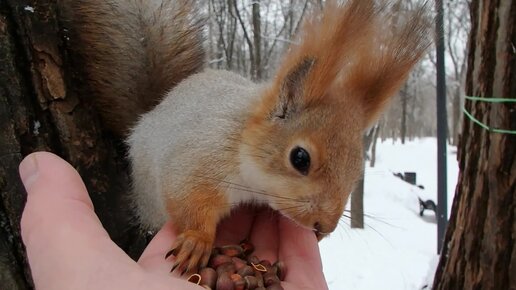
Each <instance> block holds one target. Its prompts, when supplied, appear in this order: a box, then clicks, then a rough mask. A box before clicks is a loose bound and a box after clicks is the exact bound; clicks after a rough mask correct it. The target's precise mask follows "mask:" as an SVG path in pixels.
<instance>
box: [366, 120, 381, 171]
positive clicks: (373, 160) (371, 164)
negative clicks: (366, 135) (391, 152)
mask: <svg viewBox="0 0 516 290" xmlns="http://www.w3.org/2000/svg"><path fill="white" fill-rule="evenodd" d="M381 126H382V123H378V125H376V128H375V130H374V136H373V146H372V148H371V160H370V161H369V167H374V165H375V164H376V143H377V142H378V136H379V135H380V130H381Z"/></svg>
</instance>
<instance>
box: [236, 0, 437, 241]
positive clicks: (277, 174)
mask: <svg viewBox="0 0 516 290" xmlns="http://www.w3.org/2000/svg"><path fill="white" fill-rule="evenodd" d="M374 2H375V1H372V0H350V1H348V2H347V3H346V4H344V5H338V4H336V2H335V1H329V2H327V6H326V8H325V9H324V11H322V12H321V13H318V14H315V15H313V16H312V17H311V18H310V19H309V20H308V21H307V22H306V24H305V25H304V27H303V29H302V31H301V34H300V43H299V44H298V45H293V46H292V47H291V48H290V51H289V52H288V54H287V56H286V58H285V59H284V61H283V63H282V65H281V67H280V68H279V70H278V73H277V75H276V78H275V80H274V82H273V83H272V84H271V86H270V87H269V89H268V90H267V91H266V92H265V94H264V96H263V98H262V100H261V101H260V103H259V105H258V106H256V108H255V110H254V111H253V113H252V115H251V117H250V118H249V120H248V122H247V124H246V128H245V130H244V132H243V134H242V138H243V143H244V144H245V145H244V150H243V151H244V153H246V154H248V155H251V156H260V157H259V158H254V159H253V162H255V163H257V164H259V166H258V167H259V168H260V169H261V171H262V174H264V175H267V176H268V182H269V183H270V184H271V186H269V187H268V188H267V190H271V191H274V190H276V192H277V193H278V194H280V195H281V196H282V197H285V198H280V197H278V198H276V199H275V200H272V201H271V202H270V203H271V206H272V207H273V208H275V209H278V210H280V211H281V212H282V213H283V214H285V215H287V216H290V217H291V218H293V219H294V220H296V221H297V222H298V223H300V224H302V225H304V226H306V227H308V228H312V229H314V228H319V230H320V234H321V235H325V234H327V233H329V232H331V231H333V230H334V229H335V227H336V226H337V223H338V220H339V218H340V217H341V215H342V212H343V210H344V206H345V204H346V202H347V199H348V196H349V194H350V192H351V191H352V189H353V187H354V184H355V182H356V181H357V179H358V177H359V176H360V173H361V170H362V162H363V153H362V135H363V131H364V130H365V129H366V128H367V127H368V126H369V125H370V124H371V123H372V122H373V121H374V120H375V119H376V118H377V116H378V114H379V113H380V112H381V110H382V109H383V108H384V107H385V105H386V103H387V101H388V100H389V99H390V98H391V97H392V96H393V95H394V94H395V92H396V90H398V89H399V87H400V86H401V85H402V83H403V82H404V81H405V79H406V77H407V76H408V74H409V72H410V70H411V69H412V67H413V66H414V65H415V64H416V62H417V61H418V60H419V59H420V57H421V56H422V55H423V53H424V52H425V50H426V48H427V47H428V46H429V44H430V41H429V39H428V38H427V33H426V31H427V25H426V22H425V17H424V15H423V11H424V8H420V9H419V10H416V12H414V13H412V14H410V15H409V17H408V19H407V20H405V21H404V22H403V21H402V22H400V23H399V27H400V28H397V29H395V30H394V31H392V34H389V33H387V32H386V31H385V30H384V26H385V23H388V22H389V21H390V19H389V15H387V14H386V13H385V11H386V10H387V9H386V7H385V6H379V5H376V4H375V3H374ZM295 146H302V147H304V148H305V149H307V150H308V151H309V154H310V156H311V157H312V168H311V171H310V173H309V174H308V175H307V176H303V175H301V174H300V173H299V172H297V171H296V170H295V169H294V168H293V167H292V165H291V164H290V162H289V152H290V150H291V149H292V148H293V147H295ZM263 152H267V154H266V156H265V157H264V156H263V155H264V154H263ZM316 225H317V226H316Z"/></svg>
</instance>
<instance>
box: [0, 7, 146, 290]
mask: <svg viewBox="0 0 516 290" xmlns="http://www.w3.org/2000/svg"><path fill="white" fill-rule="evenodd" d="M55 2H56V1H51V0H40V1H36V0H32V1H16V0H3V1H0V63H1V65H0V124H2V125H1V126H0V164H1V165H0V285H1V286H0V288H2V289H13V290H17V289H32V288H33V285H32V282H31V277H30V270H29V268H28V264H27V260H26V256H25V249H24V247H23V244H22V241H21V238H20V218H21V213H22V210H23V207H24V203H25V199H26V194H25V190H24V189H23V185H22V184H21V182H20V180H19V177H18V164H19V163H20V161H21V160H22V159H23V157H24V156H26V155H28V154H29V153H31V152H34V151H38V150H46V151H51V152H54V153H56V154H57V155H59V156H61V157H63V158H64V159H66V160H67V161H69V162H70V163H71V164H72V165H73V166H74V167H75V168H76V169H77V170H78V171H79V173H80V174H81V176H82V177H83V179H84V181H85V183H86V186H87V188H88V190H89V193H90V195H91V198H92V200H93V203H94V205H95V210H96V212H97V214H98V215H99V217H100V219H101V221H102V223H103V225H104V227H105V228H106V229H107V231H108V232H109V234H110V236H111V237H112V239H113V240H114V241H115V242H116V243H117V244H118V245H120V246H121V247H122V249H124V250H125V251H126V252H128V253H129V254H130V255H131V256H132V257H137V256H139V254H140V253H141V250H142V248H143V247H144V245H145V243H146V237H145V236H144V235H143V234H141V233H140V230H138V228H137V227H136V226H135V225H133V224H132V223H131V220H132V217H131V213H130V211H129V206H128V203H127V202H126V200H125V193H126V192H127V191H128V183H129V182H128V181H129V180H128V175H127V164H126V162H125V160H124V159H123V155H122V154H123V152H122V151H123V148H121V147H122V146H121V145H120V144H121V142H120V141H119V140H116V139H114V138H113V137H111V136H110V135H109V134H107V133H105V132H104V131H103V130H102V127H101V125H100V122H99V118H98V115H97V113H96V112H95V110H94V109H93V107H92V105H91V104H90V103H89V102H87V101H86V98H84V97H85V96H87V94H86V93H84V91H83V90H81V89H80V88H79V87H78V86H77V83H78V82H77V81H76V79H75V78H74V77H75V75H76V74H75V71H74V70H73V69H74V68H75V66H73V65H72V64H71V63H70V61H69V59H68V58H67V54H66V53H65V46H66V43H65V42H64V41H63V40H64V39H66V37H64V36H63V35H62V34H61V32H62V31H63V30H62V29H61V28H60V26H59V19H58V18H57V15H59V14H58V13H57V4H56V3H55ZM80 93H82V95H81V94H80ZM83 96H84V97H83ZM117 149H118V150H117ZM4 287H6V288H4Z"/></svg>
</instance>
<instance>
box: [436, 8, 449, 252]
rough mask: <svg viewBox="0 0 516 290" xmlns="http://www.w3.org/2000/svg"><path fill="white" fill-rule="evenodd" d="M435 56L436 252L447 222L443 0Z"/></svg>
mask: <svg viewBox="0 0 516 290" xmlns="http://www.w3.org/2000/svg"><path fill="white" fill-rule="evenodd" d="M435 5H436V10H437V18H436V33H437V37H436V47H437V51H436V57H437V60H436V61H437V65H436V70H437V252H438V253H441V250H442V248H443V241H444V234H445V231H446V226H447V224H448V198H447V180H446V179H447V168H446V137H447V131H448V120H447V116H446V73H445V67H444V26H443V22H444V16H443V0H436V1H435Z"/></svg>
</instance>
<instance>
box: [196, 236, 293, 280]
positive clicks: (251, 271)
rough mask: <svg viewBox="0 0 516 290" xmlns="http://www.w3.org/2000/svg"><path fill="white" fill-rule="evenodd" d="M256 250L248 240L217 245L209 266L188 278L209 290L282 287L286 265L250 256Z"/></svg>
mask: <svg viewBox="0 0 516 290" xmlns="http://www.w3.org/2000/svg"><path fill="white" fill-rule="evenodd" d="M253 251H254V246H253V245H252V244H251V243H249V242H247V241H243V242H241V243H240V245H229V246H223V247H217V248H214V249H213V252H212V255H211V258H210V261H209V263H208V267H206V268H203V269H202V270H201V271H200V272H199V273H198V274H193V275H191V276H190V277H189V278H188V281H190V282H192V283H195V284H197V285H201V286H203V287H204V288H205V289H209V290H247V289H249V290H283V287H282V286H281V284H280V282H281V281H283V280H284V278H285V266H284V264H283V263H282V262H279V261H277V262H275V263H274V264H271V262H270V261H267V260H260V259H258V257H256V256H254V255H251V254H252V253H253Z"/></svg>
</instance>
